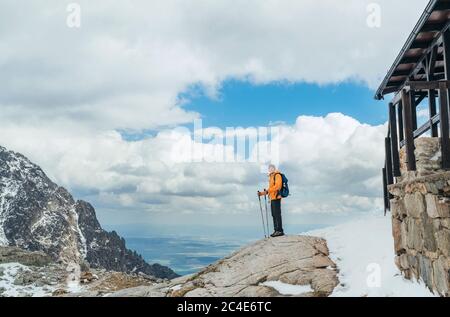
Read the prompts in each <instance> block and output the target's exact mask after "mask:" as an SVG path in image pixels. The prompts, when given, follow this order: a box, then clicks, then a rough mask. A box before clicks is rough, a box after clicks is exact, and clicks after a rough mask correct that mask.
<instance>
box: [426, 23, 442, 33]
mask: <svg viewBox="0 0 450 317" xmlns="http://www.w3.org/2000/svg"><path fill="white" fill-rule="evenodd" d="M445 24H446V23H445V22H444V23H427V24H425V25H424V26H423V27H422V29H421V30H420V31H421V32H440V31H441V30H442V29H443V28H444V27H445Z"/></svg>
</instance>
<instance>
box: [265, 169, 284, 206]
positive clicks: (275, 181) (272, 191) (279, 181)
mask: <svg viewBox="0 0 450 317" xmlns="http://www.w3.org/2000/svg"><path fill="white" fill-rule="evenodd" d="M282 187H283V178H282V177H281V174H280V172H279V171H275V172H273V173H271V174H270V175H269V189H268V190H267V193H268V194H269V197H270V200H278V199H281V195H280V190H281V188H282Z"/></svg>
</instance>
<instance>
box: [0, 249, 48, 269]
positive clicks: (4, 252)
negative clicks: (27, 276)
mask: <svg viewBox="0 0 450 317" xmlns="http://www.w3.org/2000/svg"><path fill="white" fill-rule="evenodd" d="M51 262H52V259H51V258H50V256H48V255H47V254H45V253H44V252H40V251H35V252H29V251H25V250H22V249H20V248H17V247H0V264H3V263H20V264H22V265H31V266H45V265H48V264H50V263H51Z"/></svg>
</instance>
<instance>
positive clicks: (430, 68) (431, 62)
mask: <svg viewBox="0 0 450 317" xmlns="http://www.w3.org/2000/svg"><path fill="white" fill-rule="evenodd" d="M437 55H438V47H437V46H434V47H433V49H432V50H431V52H430V55H429V58H428V59H427V67H426V69H427V78H428V81H431V80H434V79H433V75H434V73H435V70H436V60H437Z"/></svg>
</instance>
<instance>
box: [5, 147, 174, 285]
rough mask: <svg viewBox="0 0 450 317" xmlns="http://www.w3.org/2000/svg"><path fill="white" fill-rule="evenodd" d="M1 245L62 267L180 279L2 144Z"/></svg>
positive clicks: (92, 209) (87, 206)
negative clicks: (107, 228) (109, 229)
mask: <svg viewBox="0 0 450 317" xmlns="http://www.w3.org/2000/svg"><path fill="white" fill-rule="evenodd" d="M0 246H17V247H19V248H22V249H25V250H30V251H43V252H44V253H45V254H47V255H49V256H50V257H51V258H52V260H53V261H58V262H62V263H78V264H82V263H83V262H87V263H88V264H89V266H91V267H93V268H103V269H106V270H110V271H118V272H135V273H137V272H142V273H145V274H148V275H152V276H155V277H161V278H174V277H176V276H177V275H176V274H175V273H174V272H173V271H172V270H171V269H170V268H168V267H165V266H162V265H159V264H152V265H151V264H148V263H147V262H145V261H144V259H143V258H142V257H141V256H140V255H138V254H137V253H136V252H134V251H131V250H129V249H127V248H126V245H125V240H124V239H123V238H121V237H120V236H119V235H118V234H117V233H116V232H114V231H113V232H106V231H105V230H103V229H102V227H101V225H100V223H99V222H98V220H97V217H96V214H95V209H94V208H93V207H92V206H91V205H90V204H89V203H87V202H85V201H81V200H79V201H75V200H74V199H73V197H72V195H71V194H70V193H69V192H68V191H67V190H66V189H64V188H63V187H60V186H58V185H57V184H55V183H53V182H52V181H51V180H50V179H49V178H48V177H47V175H46V174H45V173H44V172H43V171H42V169H41V168H40V167H39V166H37V165H36V164H33V163H32V162H30V161H29V160H28V159H27V158H26V157H25V156H23V155H21V154H19V153H15V152H12V151H8V150H7V149H5V148H4V147H1V146H0Z"/></svg>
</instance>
